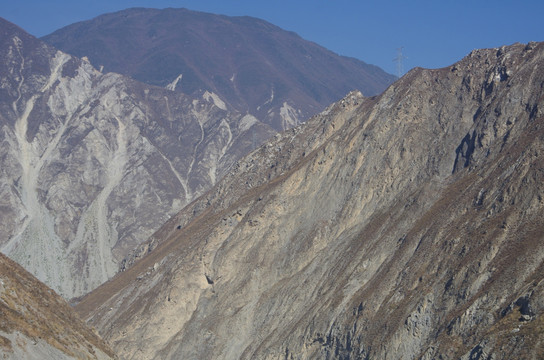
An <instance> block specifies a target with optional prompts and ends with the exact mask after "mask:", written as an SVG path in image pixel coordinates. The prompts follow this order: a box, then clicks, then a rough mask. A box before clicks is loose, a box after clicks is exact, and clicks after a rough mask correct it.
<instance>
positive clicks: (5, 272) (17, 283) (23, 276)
mask: <svg viewBox="0 0 544 360" xmlns="http://www.w3.org/2000/svg"><path fill="white" fill-rule="evenodd" d="M0 356H1V357H2V358H3V359H6V358H9V359H47V358H50V359H65V358H66V359H111V358H114V357H115V356H114V353H113V351H112V350H111V348H110V347H109V346H108V345H106V344H105V343H104V341H102V339H100V337H99V336H98V334H96V333H95V332H93V331H91V329H90V328H88V327H87V326H86V325H85V323H84V322H83V321H81V320H80V319H79V317H78V316H77V315H76V314H75V312H74V310H73V309H72V308H71V307H70V306H69V305H68V304H67V303H66V301H65V300H64V299H63V298H61V297H60V296H59V295H57V294H56V293H55V292H54V291H53V290H51V289H50V288H48V287H47V286H45V285H44V284H43V283H41V282H39V281H38V280H37V279H36V278H35V277H34V276H32V275H31V274H30V273H28V272H27V271H26V270H24V269H23V268H22V267H21V266H20V265H18V264H17V263H15V262H14V261H12V260H10V259H8V258H7V257H6V256H4V255H2V254H0Z"/></svg>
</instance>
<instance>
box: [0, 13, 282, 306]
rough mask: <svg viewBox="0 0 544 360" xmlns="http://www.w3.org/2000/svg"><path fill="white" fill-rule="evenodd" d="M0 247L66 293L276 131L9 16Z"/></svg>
mask: <svg viewBox="0 0 544 360" xmlns="http://www.w3.org/2000/svg"><path fill="white" fill-rule="evenodd" d="M0 32H1V33H2V37H1V40H0V142H1V143H2V147H1V148H0V194H1V197H0V216H1V217H2V224H0V250H1V251H2V252H4V253H5V254H7V255H8V256H10V257H11V258H12V259H15V260H16V261H17V262H19V263H20V264H21V265H23V266H24V267H25V268H26V269H28V270H29V271H30V272H32V273H33V274H34V275H36V276H37V277H38V278H39V279H40V280H42V281H44V282H45V283H46V284H48V285H49V286H51V287H52V288H54V289H55V290H56V291H57V292H59V293H60V294H61V295H63V296H65V297H67V298H71V297H74V296H80V295H82V294H85V293H87V292H88V291H90V290H92V289H93V288H95V287H96V286H98V285H100V284H101V283H103V282H104V281H106V280H108V279H109V278H111V277H112V276H113V275H114V274H115V273H116V272H117V271H118V269H119V267H120V266H121V264H122V261H123V259H124V258H125V256H127V255H128V253H129V252H130V251H132V250H133V249H134V248H135V247H136V246H137V245H139V244H140V243H141V242H143V241H144V240H146V239H147V238H148V237H149V236H150V235H151V234H152V233H153V232H154V231H155V230H157V229H158V227H159V226H160V225H161V224H163V223H164V222H165V221H166V220H168V218H169V217H170V216H171V215H173V214H175V213H177V212H178V211H179V210H180V209H181V208H182V207H183V206H185V205H186V204H188V203H189V202H190V201H192V200H193V199H195V198H196V197H197V196H198V195H200V194H202V193H203V192H204V191H206V190H207V189H209V188H210V187H211V186H212V185H213V184H214V183H215V182H216V181H217V180H218V179H219V178H221V177H222V176H223V174H224V173H225V172H226V169H228V168H229V167H230V166H231V165H232V164H233V163H234V162H235V161H236V160H237V159H238V158H239V157H240V156H242V155H243V154H245V153H247V152H249V151H250V150H251V149H253V148H255V147H256V145H257V144H258V143H260V142H262V141H263V140H264V139H266V138H268V137H270V136H271V135H273V134H274V133H275V131H274V130H272V129H271V128H270V127H269V126H268V125H265V124H263V123H262V122H260V121H259V120H257V119H256V118H254V117H251V116H248V115H245V116H243V115H242V114H239V113H237V112H233V111H227V110H225V109H223V108H221V106H218V105H217V104H216V103H217V102H218V100H217V99H215V100H214V99H212V98H209V97H201V98H190V97H187V96H185V95H183V94H181V93H174V92H172V91H169V90H166V89H162V88H158V87H152V86H148V85H145V84H142V83H139V82H136V81H134V80H131V79H129V78H126V77H123V76H121V75H118V74H114V73H107V74H103V73H100V72H99V71H97V70H96V69H95V68H93V67H92V66H91V65H90V64H89V63H88V62H87V61H86V60H80V59H77V58H74V57H72V56H70V55H67V54H65V53H63V52H61V51H58V50H56V49H54V48H52V47H50V46H48V45H46V44H44V43H43V42H41V41H39V40H37V39H35V38H33V37H32V36H30V35H28V34H26V33H25V32H24V31H23V30H21V29H19V28H17V27H16V26H15V25H13V24H10V23H8V22H6V21H4V20H1V19H0Z"/></svg>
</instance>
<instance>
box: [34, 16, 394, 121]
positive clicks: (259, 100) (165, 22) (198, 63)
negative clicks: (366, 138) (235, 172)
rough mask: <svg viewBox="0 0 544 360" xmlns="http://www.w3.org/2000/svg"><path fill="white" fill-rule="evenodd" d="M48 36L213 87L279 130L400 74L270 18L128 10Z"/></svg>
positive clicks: (73, 50) (159, 74)
mask: <svg viewBox="0 0 544 360" xmlns="http://www.w3.org/2000/svg"><path fill="white" fill-rule="evenodd" d="M346 36H353V37H354V41H357V40H356V36H354V35H353V34H346ZM43 40H45V41H46V42H48V43H50V44H52V45H53V46H55V47H57V48H58V49H60V50H62V51H65V52H67V53H70V54H73V55H76V56H79V57H83V56H86V57H88V58H89V60H90V62H91V63H92V64H93V65H94V66H95V67H96V68H100V67H101V66H103V67H104V71H105V72H108V71H114V72H118V73H121V74H125V75H128V76H131V77H133V78H135V79H137V80H140V81H142V82H145V83H148V84H152V85H158V86H162V87H166V86H169V87H170V88H175V90H176V91H181V92H183V93H185V94H190V95H194V96H200V95H201V94H202V93H204V92H206V91H208V92H210V93H212V94H214V96H218V97H219V98H220V99H221V100H222V101H223V102H225V103H226V105H227V106H228V107H229V108H230V107H232V108H234V109H237V110H238V111H240V112H242V113H250V114H252V115H253V116H256V117H257V118H259V119H261V120H262V121H263V122H265V123H267V124H269V125H270V126H272V127H273V128H274V129H276V130H285V129H287V128H290V127H292V126H294V125H296V124H298V123H300V122H301V121H303V120H306V119H307V118H308V117H310V116H311V115H313V114H316V113H317V112H319V111H321V110H322V109H323V108H325V106H327V105H329V104H330V103H332V102H333V101H337V100H338V99H340V98H341V97H343V96H344V95H345V94H346V93H347V92H348V91H351V90H354V89H359V90H360V91H362V92H363V93H364V94H365V95H375V94H378V93H380V92H382V91H383V90H384V89H385V88H386V86H388V85H389V84H391V83H392V82H393V80H394V79H395V77H394V76H392V75H390V74H387V73H385V72H384V71H383V70H381V69H380V68H378V67H376V66H372V65H368V64H365V63H364V62H362V61H359V60H356V59H353V58H347V57H342V56H338V55H336V54H334V53H332V52H330V51H328V50H326V49H324V48H323V47H321V46H319V45H317V44H315V43H312V42H309V41H306V40H303V39H302V38H300V37H299V36H298V35H296V34H295V33H292V32H288V31H285V30H282V29H280V28H278V27H276V26H274V25H272V24H270V23H267V22H266V21H263V20H260V19H256V18H251V17H228V16H222V15H214V14H208V13H202V12H196V11H190V10H186V9H171V8H170V9H164V10H158V9H142V8H135V9H128V10H123V11H119V12H116V13H111V14H105V15H101V16H98V17H96V18H94V19H92V20H88V21H83V22H79V23H76V24H72V25H69V26H67V27H65V28H62V29H59V30H57V31H55V32H54V33H52V34H50V35H48V36H45V37H44V38H43Z"/></svg>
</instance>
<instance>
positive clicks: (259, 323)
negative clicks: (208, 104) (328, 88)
mask: <svg viewBox="0 0 544 360" xmlns="http://www.w3.org/2000/svg"><path fill="white" fill-rule="evenodd" d="M543 151H544V44H537V43H530V44H527V45H522V44H515V45H512V46H508V47H502V48H499V49H486V50H475V51H473V52H472V53H471V54H470V55H468V56H467V57H465V58H464V59H463V60H462V61H460V62H459V63H457V64H455V65H453V66H451V67H448V68H443V69H437V70H424V69H414V70H412V71H411V72H410V73H408V74H407V75H406V76H405V77H403V78H402V79H401V80H399V81H398V82H396V83H395V84H394V85H392V86H391V87H389V88H388V89H387V91H385V92H384V93H383V94H381V95H380V96H376V97H370V98H368V97H364V96H362V95H361V93H358V92H352V93H350V94H349V95H348V96H347V97H345V98H344V99H343V100H341V101H340V102H338V103H336V104H334V105H331V106H330V107H329V108H327V109H326V110H325V111H324V112H323V113H322V114H320V115H318V116H315V117H313V118H312V119H310V120H309V121H308V122H307V123H306V124H304V125H302V126H300V127H297V128H294V129H292V130H289V131H287V132H285V133H283V134H281V135H276V137H275V138H274V139H272V140H271V141H270V142H268V143H266V144H265V145H263V146H262V147H260V148H259V149H257V150H256V151H254V152H252V153H251V154H250V155H249V156H247V157H245V158H244V159H243V160H241V161H239V162H237V163H236V164H235V166H234V167H233V169H232V171H231V172H230V173H229V174H228V175H227V176H226V177H225V178H224V179H223V180H222V181H221V182H219V183H218V184H217V185H216V186H215V187H214V188H213V190H211V191H210V192H208V193H206V194H204V195H203V196H201V197H200V198H199V199H197V200H196V201H194V202H193V203H191V204H190V205H189V206H188V207H186V208H185V209H184V210H182V211H181V212H180V213H179V214H178V215H176V216H175V217H173V218H172V219H171V220H169V221H168V222H167V223H166V224H165V225H164V226H163V227H162V228H161V229H159V231H157V232H156V233H155V234H154V236H153V237H152V239H151V240H150V241H151V242H152V243H153V244H154V245H153V247H155V249H154V250H153V251H152V252H151V253H149V254H148V255H147V256H146V257H144V258H143V259H141V260H140V261H138V262H136V263H135V265H134V266H133V267H131V268H129V269H128V270H127V271H125V272H123V273H120V274H118V275H117V276H116V277H114V278H113V279H112V280H111V281H109V282H107V283H105V284H104V285H102V286H101V287H99V288H98V289H96V290H95V291H93V292H92V293H91V294H90V295H88V296H87V297H85V298H84V299H83V300H82V301H81V302H80V303H79V304H78V305H77V307H76V309H77V310H78V312H79V313H80V314H81V315H82V316H83V317H84V318H85V319H88V321H89V323H90V324H92V325H93V326H95V327H96V328H97V329H98V330H99V332H100V333H101V335H102V336H104V337H105V338H106V339H108V340H109V341H110V342H111V344H112V346H114V348H115V349H116V351H117V352H118V353H119V354H120V356H122V357H123V358H127V359H151V358H156V359H168V358H171V359H178V358H188V359H189V358H209V359H236V358H242V359H279V358H282V359H313V358H325V359H328V358H336V359H415V358H421V359H459V358H461V359H513V358H523V359H539V358H542V357H543V356H544V343H543V341H544V322H543V321H544V320H543V319H544V318H543V316H542V315H543V313H544V301H543V299H544V262H543V260H544V247H543V241H544V235H543V234H544V223H543V222H542V218H543V215H544V204H543V200H542V199H543V196H544V185H543V184H544V164H543V162H542V154H543Z"/></svg>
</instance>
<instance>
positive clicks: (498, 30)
mask: <svg viewBox="0 0 544 360" xmlns="http://www.w3.org/2000/svg"><path fill="white" fill-rule="evenodd" d="M130 7H150V8H166V7H184V8H187V9H190V10H198V11H205V12H211V13H216V14H225V15H249V16H254V17H258V18H261V19H264V20H267V21H269V22H271V23H273V24H275V25H278V26H280V27H281V28H283V29H285V30H290V31H294V32H296V33H298V34H299V35H300V36H302V37H303V38H305V39H306V40H311V41H314V42H316V43H318V44H320V45H322V46H324V47H326V48H328V49H330V50H332V51H334V52H336V53H338V54H340V55H346V56H352V57H356V58H358V59H361V60H363V61H365V62H367V63H370V64H375V65H378V66H380V67H381V68H383V69H384V70H386V71H387V72H389V73H392V74H396V73H397V65H396V64H397V63H396V62H395V61H393V60H394V59H395V58H396V57H397V49H398V48H401V47H402V48H403V50H402V51H403V69H404V70H405V71H406V70H409V69H410V68H412V67H415V66H421V67H426V68H438V67H443V66H448V65H450V64H452V63H454V62H456V61H457V60H460V59H461V58H462V57H463V56H465V55H466V54H468V53H469V52H470V51H471V50H473V49H476V48H489V47H498V46H501V45H508V44H512V43H515V42H522V43H526V42H529V41H544V0H494V1H487V0H485V1H484V0H471V1H467V0H456V1H455V0H432V1H431V0H404V1H401V0H382V1H378V0H374V1H365V0H265V1H263V0H0V16H1V17H3V18H5V19H7V20H9V21H11V22H13V23H15V24H17V25H19V26H20V27H22V28H23V29H25V30H26V31H28V32H29V33H31V34H32V35H35V36H38V37H39V36H43V35H47V34H49V33H51V32H53V31H54V30H56V29H59V28H61V27H63V26H66V25H69V24H71V23H74V22H77V21H81V20H87V19H91V18H93V17H95V16H98V15H100V14H103V13H107V12H113V11H117V10H122V9H126V8H130Z"/></svg>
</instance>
